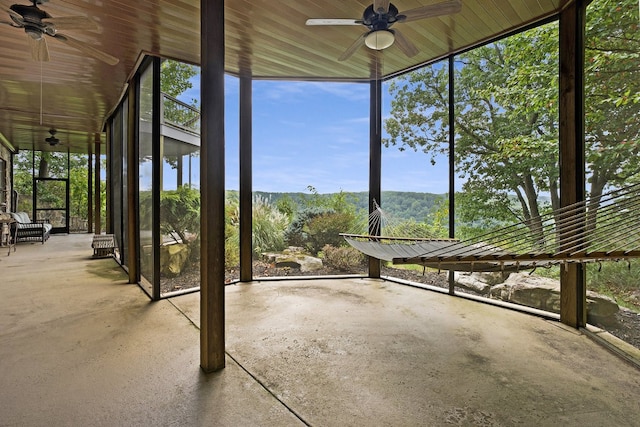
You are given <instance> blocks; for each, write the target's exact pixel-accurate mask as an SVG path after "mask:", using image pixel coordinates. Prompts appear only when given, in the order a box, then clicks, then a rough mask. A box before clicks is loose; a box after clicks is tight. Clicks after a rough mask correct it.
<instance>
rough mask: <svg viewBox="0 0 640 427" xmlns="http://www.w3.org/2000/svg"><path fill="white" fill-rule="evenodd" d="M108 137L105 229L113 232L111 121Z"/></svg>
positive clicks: (106, 150)
mask: <svg viewBox="0 0 640 427" xmlns="http://www.w3.org/2000/svg"><path fill="white" fill-rule="evenodd" d="M106 133H107V139H106V144H105V150H104V154H105V156H106V160H107V166H106V170H105V176H106V179H105V183H106V184H105V198H106V203H105V204H106V206H107V209H106V210H105V213H104V214H105V218H104V223H105V230H106V231H107V234H113V218H112V215H113V210H112V208H111V206H112V200H111V185H110V183H111V179H110V177H111V122H109V123H108V124H107V132H106Z"/></svg>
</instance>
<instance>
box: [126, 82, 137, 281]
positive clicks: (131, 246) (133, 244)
mask: <svg viewBox="0 0 640 427" xmlns="http://www.w3.org/2000/svg"><path fill="white" fill-rule="evenodd" d="M139 86H140V78H139V77H136V78H135V79H134V84H131V85H129V90H128V93H127V100H128V102H129V106H128V108H127V118H126V120H127V135H126V141H127V142H126V150H127V165H126V168H127V194H125V195H124V196H125V197H126V198H127V212H126V215H127V216H126V218H125V221H127V223H128V226H127V240H126V241H127V257H126V258H125V262H126V263H127V271H128V273H129V283H138V278H139V276H140V272H139V265H140V264H139V261H140V255H139V253H138V249H139V247H138V228H139V227H138V185H139V182H138V179H139V176H138V173H139V170H138V169H139V168H138V146H137V143H136V141H137V129H138V127H137V126H136V122H137V121H138V117H137V115H138V87H139Z"/></svg>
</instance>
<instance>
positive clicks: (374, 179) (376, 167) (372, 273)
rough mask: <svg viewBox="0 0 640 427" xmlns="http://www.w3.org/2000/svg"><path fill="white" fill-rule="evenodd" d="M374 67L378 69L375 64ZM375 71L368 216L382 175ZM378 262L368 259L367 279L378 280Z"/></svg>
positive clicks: (372, 228)
mask: <svg viewBox="0 0 640 427" xmlns="http://www.w3.org/2000/svg"><path fill="white" fill-rule="evenodd" d="M376 62H377V61H376ZM376 67H378V65H377V63H376ZM378 76H379V72H378V70H377V69H376V70H375V72H374V77H375V78H373V79H372V80H371V86H370V97H369V214H371V213H372V212H373V210H374V206H373V202H374V201H375V202H377V203H380V195H381V189H380V187H381V184H380V182H381V175H382V172H381V171H382V82H381V81H380V79H379V78H378ZM369 234H370V235H372V236H379V235H380V225H379V224H378V225H372V224H369ZM380 270H381V266H380V260H379V259H377V258H373V257H369V277H371V278H374V279H378V278H380Z"/></svg>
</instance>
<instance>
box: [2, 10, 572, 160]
mask: <svg viewBox="0 0 640 427" xmlns="http://www.w3.org/2000/svg"><path fill="white" fill-rule="evenodd" d="M439 1H440V0H396V1H395V3H394V4H395V5H396V6H397V8H398V9H399V10H400V12H402V11H405V10H409V9H413V8H416V7H420V6H423V5H429V4H433V3H437V2H439ZM462 1H463V5H462V10H461V12H459V13H456V14H453V15H447V16H441V17H434V18H427V19H422V20H418V21H415V22H406V23H397V24H396V25H395V26H394V28H397V29H399V30H401V31H402V33H403V34H404V36H406V38H408V39H409V40H411V41H412V42H413V43H414V44H415V45H416V47H417V48H418V50H419V53H418V54H417V55H415V56H414V57H412V58H408V57H407V56H406V55H404V54H403V53H402V52H401V51H400V49H399V48H398V47H397V46H396V45H393V46H391V47H390V48H388V49H386V50H384V51H382V52H381V53H376V52H375V51H372V50H369V49H368V48H366V47H364V46H362V47H361V48H359V49H358V50H357V51H356V52H355V53H354V54H353V56H351V57H350V58H349V59H347V60H345V61H338V60H337V58H338V57H339V56H340V55H341V54H342V53H343V52H344V51H345V50H346V49H347V48H348V47H349V46H350V45H351V44H352V43H353V41H354V40H355V39H356V38H358V37H359V36H361V35H362V33H363V32H365V31H366V28H364V27H363V26H306V25H305V21H306V20H307V19H308V18H351V19H360V18H361V16H362V13H363V11H364V9H365V8H366V7H367V6H369V5H370V4H371V0H324V1H317V0H287V1H282V2H276V1H273V0H227V1H226V2H225V17H226V20H225V22H226V24H225V33H226V64H225V68H226V70H227V72H228V73H230V74H232V75H238V74H239V73H240V72H248V73H250V74H251V75H252V76H254V78H260V79H312V80H347V81H356V80H365V81H366V80H369V79H370V78H372V72H371V70H372V69H373V65H372V64H374V63H375V61H376V55H379V56H380V63H381V64H382V65H381V66H382V75H383V77H384V76H392V75H396V74H399V73H402V72H403V71H404V70H408V69H412V68H414V67H416V66H418V65H420V64H424V63H428V62H431V61H433V60H434V59H437V58H440V57H443V56H445V55H446V54H447V53H449V52H455V51H459V50H461V49H464V48H467V47H470V46H473V45H476V44H478V43H481V42H483V41H486V40H490V39H492V38H494V37H496V36H497V35H500V34H504V33H506V32H509V31H512V30H515V29H517V28H521V27H523V26H525V25H528V24H531V23H534V22H536V21H539V20H541V19H544V18H546V17H549V16H552V15H554V14H556V13H557V12H558V11H559V10H560V9H561V8H563V7H565V6H566V4H567V3H569V2H570V1H572V0H526V1H525V0H462ZM15 3H17V4H24V5H28V4H29V3H30V1H29V0H13V1H11V0H0V6H1V10H0V21H2V22H4V23H7V22H11V20H10V17H9V12H8V9H9V7H10V6H11V5H12V4H15ZM199 5H200V2H199V0H145V1H126V0H50V1H47V2H45V3H44V4H42V5H40V6H39V7H40V9H42V10H45V11H46V12H48V13H49V14H50V15H51V16H52V17H54V18H58V17H67V16H79V15H81V16H89V17H91V18H92V19H93V20H94V21H96V22H97V23H98V24H99V29H98V30H91V31H88V30H77V29H76V30H72V29H69V30H65V31H62V30H61V29H60V27H59V33H62V34H64V35H68V36H71V37H73V38H74V39H77V40H79V41H80V42H82V43H84V44H86V45H89V46H92V47H93V48H96V49H98V50H100V51H103V52H106V53H108V54H109V55H112V56H114V57H115V58H117V59H118V60H119V62H118V63H117V64H116V65H109V64H106V63H105V62H102V61H100V60H97V59H95V58H93V57H91V56H87V55H86V54H85V53H83V52H82V51H81V50H78V49H76V48H73V47H71V46H69V45H68V44H65V43H62V42H61V41H59V40H56V39H54V38H52V37H48V36H45V38H47V43H48V47H49V54H50V60H49V61H48V62H38V61H34V60H33V59H32V55H31V53H30V47H29V44H28V36H27V34H25V32H24V30H23V29H21V28H14V27H12V26H10V25H6V24H0V134H1V135H0V139H6V140H8V141H9V142H10V143H11V144H12V145H13V146H14V147H16V148H20V149H31V148H33V147H36V148H37V149H49V147H48V145H47V144H46V143H44V139H45V138H46V137H47V136H49V134H48V129H49V128H52V127H53V128H56V129H57V130H58V134H57V136H58V137H59V138H60V140H61V141H62V142H61V144H60V145H58V146H57V147H56V150H65V151H66V148H67V147H69V148H70V149H71V150H72V151H79V152H86V151H87V148H88V146H89V145H90V144H92V143H93V141H94V138H95V136H94V135H95V133H96V132H101V130H102V127H103V123H104V121H105V119H106V117H107V115H108V114H109V111H111V110H112V109H113V108H114V107H115V106H116V105H117V103H118V101H119V99H120V98H121V96H122V93H123V91H124V90H125V87H126V82H127V80H128V78H129V76H130V75H131V73H132V72H133V71H134V69H135V67H136V65H137V63H138V61H139V59H140V58H141V56H142V54H144V53H150V54H154V55H159V56H161V57H166V58H173V59H178V60H182V61H186V62H190V63H194V64H197V63H199V58H200V43H199V31H200V16H199V10H200V9H199ZM102 139H103V141H104V136H102Z"/></svg>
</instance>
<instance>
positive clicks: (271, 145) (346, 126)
mask: <svg viewBox="0 0 640 427" xmlns="http://www.w3.org/2000/svg"><path fill="white" fill-rule="evenodd" d="M192 82H193V88H192V89H190V90H188V91H187V92H185V93H184V94H183V96H181V97H180V98H182V99H183V100H185V101H187V102H188V101H190V100H191V99H198V98H199V91H200V86H199V85H200V82H199V77H196V78H194V79H193V80H192ZM238 95H239V83H238V79H236V78H234V77H229V76H228V77H226V79H225V98H226V105H225V139H226V148H225V150H226V166H225V167H226V188H227V189H238V156H239V154H238V111H239V103H238ZM382 107H383V115H384V116H387V115H388V114H389V110H390V97H389V95H388V90H387V87H386V85H383V106H382ZM383 136H385V135H384V133H383ZM429 159H430V157H429V156H427V155H426V154H424V153H420V152H418V153H416V152H413V151H411V150H409V151H403V152H401V151H400V150H398V148H397V147H390V148H383V153H382V190H383V191H386V190H396V191H416V192H432V193H445V192H447V191H448V182H447V177H448V172H447V163H446V159H443V160H442V161H438V162H437V164H436V166H432V165H431V164H430V162H429ZM368 169H369V84H363V83H320V82H289V81H260V80H257V81H254V82H253V189H254V191H271V192H298V191H299V192H307V187H308V186H313V187H315V188H316V189H317V191H318V192H319V193H332V192H337V191H340V190H344V191H367V189H368V180H369V178H368Z"/></svg>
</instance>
